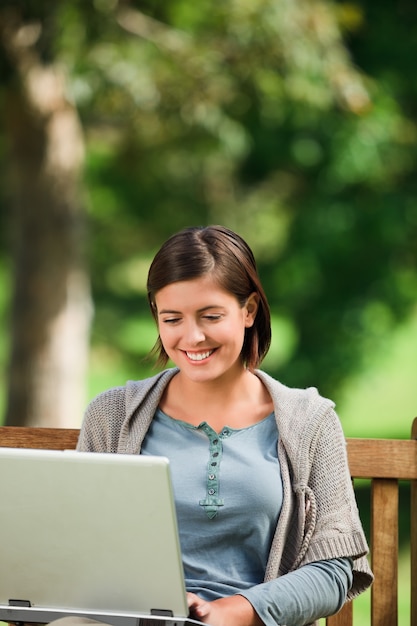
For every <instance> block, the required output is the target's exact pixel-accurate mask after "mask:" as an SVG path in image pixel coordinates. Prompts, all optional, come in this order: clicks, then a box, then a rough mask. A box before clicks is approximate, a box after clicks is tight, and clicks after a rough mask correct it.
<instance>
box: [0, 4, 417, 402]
mask: <svg viewBox="0 0 417 626" xmlns="http://www.w3.org/2000/svg"><path fill="white" fill-rule="evenodd" d="M11 5H13V6H14V10H15V11H18V10H21V11H23V12H24V13H25V19H27V20H29V19H30V20H32V22H33V21H35V22H36V23H38V24H40V25H41V30H40V36H39V41H38V43H37V44H36V45H38V46H39V48H40V50H41V51H42V53H43V55H44V57H45V58H48V59H50V60H53V61H54V62H59V63H60V64H61V65H63V66H64V67H65V68H66V70H67V75H68V91H69V95H70V96H71V98H72V99H73V100H74V101H75V102H76V103H77V106H78V109H79V112H80V116H81V119H82V122H83V125H84V129H85V133H86V139H87V165H86V170H85V187H86V204H87V206H88V216H89V233H90V239H89V241H90V246H89V257H90V267H91V275H92V281H93V289H94V300H95V307H96V315H95V323H94V329H93V346H94V349H95V350H96V351H97V352H98V353H102V351H103V349H104V346H105V345H107V347H109V346H108V344H111V351H110V352H111V353H112V355H113V357H114V358H116V357H117V359H118V361H117V362H118V363H121V364H123V370H129V368H133V370H134V371H132V374H131V375H132V376H136V375H137V373H138V372H139V370H140V371H142V369H141V368H142V365H139V363H140V359H142V357H143V356H144V355H145V354H146V352H147V350H148V348H149V346H150V344H151V343H152V341H151V339H150V337H151V335H152V332H151V329H150V328H149V326H145V327H146V329H147V330H146V332H145V335H143V331H142V328H143V326H142V325H143V324H145V322H144V321H143V320H144V319H146V317H147V315H148V312H147V304H146V298H145V294H144V292H143V290H144V284H145V279H146V269H147V265H148V263H149V261H150V259H151V258H152V255H153V253H154V252H155V250H156V249H157V247H158V246H159V245H160V243H161V242H162V241H163V240H164V239H165V238H166V237H167V236H168V235H170V234H171V233H172V232H173V231H176V230H178V229H179V228H182V227H184V226H188V225H193V224H207V223H213V222H220V223H223V224H225V225H227V226H230V227H231V228H235V229H236V230H238V232H240V233H241V234H242V235H243V236H244V237H245V238H246V239H247V240H248V241H249V243H250V244H251V245H252V247H253V249H254V251H255V254H256V256H257V258H258V260H259V269H260V272H261V274H262V278H263V280H264V283H265V287H266V290H267V293H268V296H269V298H270V301H271V305H272V309H273V315H274V319H275V320H279V321H278V322H276V324H275V327H274V339H273V341H274V343H273V347H272V349H271V354H270V355H269V358H268V360H267V361H266V363H265V366H266V367H267V368H268V370H269V371H271V372H272V373H274V374H276V375H278V376H279V377H280V378H281V379H282V380H283V381H284V382H286V383H288V384H291V385H297V386H305V385H311V384H314V385H318V386H319V387H320V389H321V390H322V391H323V392H324V393H328V394H330V395H333V394H334V393H335V392H336V390H338V389H339V388H340V386H341V385H342V384H343V383H344V382H345V381H346V380H347V379H348V378H349V377H350V376H351V374H352V373H353V372H355V370H357V369H358V368H360V366H361V363H362V362H363V360H364V355H366V354H367V353H369V352H370V351H375V350H377V349H378V347H379V346H380V345H381V344H382V343H383V342H384V338H385V337H386V335H387V334H388V333H390V332H392V330H393V328H394V327H395V326H396V325H397V324H398V323H401V321H402V320H404V319H406V317H407V316H408V314H409V313H410V311H411V310H412V308H413V306H414V305H415V293H416V288H417V284H416V282H417V279H416V275H417V273H416V271H415V269H416V247H415V243H414V242H415V240H416V234H417V208H416V204H415V201H414V198H415V197H416V184H417V183H416V181H415V175H414V170H415V167H416V154H417V152H416V141H417V129H416V124H415V121H414V120H415V115H414V114H415V108H416V90H417V81H416V78H415V72H414V70H413V65H412V62H411V59H413V58H415V48H416V42H415V38H413V37H411V36H409V34H407V35H406V33H409V31H408V23H409V21H410V20H411V19H412V18H413V16H415V8H414V7H412V6H411V5H405V4H404V5H402V6H401V7H400V8H398V9H396V10H395V9H393V8H392V4H391V3H387V2H383V3H382V4H381V3H378V4H377V5H375V4H372V3H371V2H370V1H369V0H367V1H364V2H361V3H356V4H352V3H345V2H325V1H319V0H314V1H313V2H307V1H305V0H297V1H296V2H293V1H290V0H286V1H284V2H277V1H276V0H251V2H248V1H246V0H226V1H225V2H222V3H221V4H214V5H213V3H212V2H208V1H205V0H203V1H201V2H198V3H192V2H189V0H172V1H171V2H169V3H168V2H162V1H157V0H141V2H139V1H136V2H135V1H132V2H123V3H118V2H117V1H116V0H96V1H95V2H94V3H85V2H82V1H80V0H78V1H75V2H74V0H59V1H57V2H54V3H53V6H52V5H51V3H49V2H45V1H40V2H33V3H17V4H16V3H11ZM393 41H395V46H393V45H392V42H393ZM0 59H1V55H0ZM143 336H144V339H143V341H142V337H143ZM152 340H153V335H152ZM93 361H94V360H93ZM94 362H95V361H94ZM146 367H147V366H145V368H146Z"/></svg>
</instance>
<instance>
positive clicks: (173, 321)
mask: <svg viewBox="0 0 417 626" xmlns="http://www.w3.org/2000/svg"><path fill="white" fill-rule="evenodd" d="M179 321H180V318H179V317H169V318H167V319H166V320H163V322H164V324H176V323H177V322H179Z"/></svg>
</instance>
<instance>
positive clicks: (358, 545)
mask: <svg viewBox="0 0 417 626" xmlns="http://www.w3.org/2000/svg"><path fill="white" fill-rule="evenodd" d="M309 453H310V455H311V465H310V468H311V469H310V474H309V476H308V481H307V485H306V486H305V488H304V490H305V501H306V507H305V508H306V511H307V513H306V523H305V529H306V531H305V537H304V542H303V546H304V547H305V549H303V547H302V548H301V550H300V554H299V563H298V565H304V564H306V563H311V562H314V561H320V560H322V559H334V558H339V557H350V558H352V559H353V585H352V589H351V591H350V592H349V597H354V596H356V595H357V594H358V593H360V592H362V591H364V590H365V589H366V588H367V587H368V586H369V585H370V584H371V582H372V580H373V576H372V573H371V570H370V568H369V566H368V564H367V560H366V558H365V557H366V555H367V553H368V551H369V548H368V544H367V541H366V537H365V534H364V531H363V528H362V524H361V521H360V517H359V511H358V507H357V504H356V499H355V494H354V490H353V485H352V480H351V477H350V472H349V466H348V459H347V451H346V440H345V437H344V434H343V430H342V426H341V424H340V421H339V418H338V416H337V415H336V413H335V411H334V410H333V409H332V408H330V409H329V410H328V411H327V412H326V415H325V418H324V419H323V420H322V422H321V427H320V428H319V429H318V431H317V433H316V436H315V437H314V438H313V440H312V442H311V449H310V452H309Z"/></svg>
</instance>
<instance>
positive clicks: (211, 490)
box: [208, 489, 216, 496]
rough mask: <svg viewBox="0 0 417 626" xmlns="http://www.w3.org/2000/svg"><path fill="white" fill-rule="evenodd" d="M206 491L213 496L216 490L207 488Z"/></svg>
mask: <svg viewBox="0 0 417 626" xmlns="http://www.w3.org/2000/svg"><path fill="white" fill-rule="evenodd" d="M208 492H209V496H213V495H214V494H215V493H216V490H215V489H209V490H208Z"/></svg>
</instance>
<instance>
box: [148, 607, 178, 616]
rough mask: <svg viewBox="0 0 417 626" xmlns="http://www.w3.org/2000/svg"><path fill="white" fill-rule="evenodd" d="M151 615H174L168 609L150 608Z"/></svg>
mask: <svg viewBox="0 0 417 626" xmlns="http://www.w3.org/2000/svg"><path fill="white" fill-rule="evenodd" d="M151 615H156V616H158V617H174V613H173V611H170V610H169V609H151Z"/></svg>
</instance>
